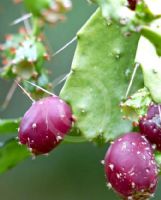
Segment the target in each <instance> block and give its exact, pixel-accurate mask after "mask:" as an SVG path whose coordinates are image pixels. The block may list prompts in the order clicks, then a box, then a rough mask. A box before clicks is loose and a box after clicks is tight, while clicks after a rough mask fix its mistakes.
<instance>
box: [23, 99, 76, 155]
mask: <svg viewBox="0 0 161 200" xmlns="http://www.w3.org/2000/svg"><path fill="white" fill-rule="evenodd" d="M72 122H73V118H72V111H71V108H70V107H69V105H68V104H66V103H65V102H64V101H63V100H61V99H60V98H59V97H57V96H50V97H47V98H44V99H41V100H39V101H37V102H35V103H33V105H32V106H31V107H30V108H29V110H28V111H27V112H26V113H25V115H24V117H23V118H22V121H21V124H20V128H19V140H20V142H21V143H22V144H26V145H27V146H28V147H29V149H30V150H31V151H32V153H34V154H45V153H48V152H49V151H51V150H52V149H53V148H54V147H55V146H57V145H58V144H59V143H60V142H61V140H62V139H63V138H64V136H65V135H66V134H67V133H68V132H69V130H70V129H71V127H72Z"/></svg>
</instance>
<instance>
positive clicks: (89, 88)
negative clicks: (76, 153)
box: [60, 10, 142, 141]
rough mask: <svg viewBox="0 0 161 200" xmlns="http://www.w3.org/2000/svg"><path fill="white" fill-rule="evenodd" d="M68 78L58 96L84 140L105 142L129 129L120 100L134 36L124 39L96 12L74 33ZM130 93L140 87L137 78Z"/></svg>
mask: <svg viewBox="0 0 161 200" xmlns="http://www.w3.org/2000/svg"><path fill="white" fill-rule="evenodd" d="M77 36H78V45H77V49H76V53H75V56H74V60H73V64H72V68H71V72H70V76H69V77H68V79H67V81H66V83H65V85H64V87H63V89H62V91H61V93H60V96H61V97H62V98H63V99H64V100H65V101H67V102H68V103H69V104H70V105H71V106H72V109H73V112H74V115H75V117H76V127H77V128H78V129H79V130H80V131H81V133H82V134H83V135H84V136H85V137H86V138H87V139H88V140H95V139H96V140H97V139H101V140H102V141H108V140H111V139H113V138H115V137H116V136H117V135H119V134H122V133H124V132H127V131H129V130H130V129H131V125H130V123H129V122H128V121H124V120H123V119H122V114H121V112H120V107H119V104H120V101H121V99H122V98H124V96H125V93H126V90H127V86H128V83H129V80H130V77H131V73H132V71H133V67H134V58H135V53H136V48H137V43H138V39H139V34H138V33H131V34H130V36H128V37H127V36H125V35H124V34H123V33H122V26H121V25H120V24H118V23H117V22H112V21H111V23H110V24H109V23H107V21H106V20H104V18H103V17H102V15H101V12H100V10H97V11H96V13H95V14H94V15H93V16H92V17H91V18H90V20H89V21H88V22H87V23H86V24H85V25H84V26H83V28H82V29H81V30H80V31H79V32H78V34H77ZM136 77H137V80H136V81H135V83H134V87H133V90H134V91H135V90H137V89H138V88H140V87H141V85H142V81H141V80H142V79H141V78H140V77H139V74H137V76H136Z"/></svg>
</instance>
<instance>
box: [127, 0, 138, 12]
mask: <svg viewBox="0 0 161 200" xmlns="http://www.w3.org/2000/svg"><path fill="white" fill-rule="evenodd" d="M128 3H129V8H130V9H131V10H135V8H136V5H137V3H138V0H128Z"/></svg>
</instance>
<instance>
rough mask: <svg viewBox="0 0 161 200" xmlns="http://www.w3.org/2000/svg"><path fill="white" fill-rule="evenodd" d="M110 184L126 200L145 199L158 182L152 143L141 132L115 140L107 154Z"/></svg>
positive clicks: (106, 164)
mask: <svg viewBox="0 0 161 200" xmlns="http://www.w3.org/2000/svg"><path fill="white" fill-rule="evenodd" d="M104 162H105V173H106V178H107V181H109V184H108V185H109V186H112V187H113V189H114V190H115V191H116V192H117V193H118V194H120V196H122V197H123V198H125V199H133V200H145V199H146V198H148V197H149V196H151V195H152V194H153V193H154V191H155V189H156V185H157V165H156V162H155V159H154V156H153V152H152V148H151V145H150V143H149V142H148V141H147V139H146V138H145V137H144V136H141V135H140V134H139V133H127V134H125V135H123V136H121V137H120V138H118V139H116V140H115V141H114V143H113V144H112V145H111V146H110V148H109V149H108V151H107V153H106V155H105V161H104Z"/></svg>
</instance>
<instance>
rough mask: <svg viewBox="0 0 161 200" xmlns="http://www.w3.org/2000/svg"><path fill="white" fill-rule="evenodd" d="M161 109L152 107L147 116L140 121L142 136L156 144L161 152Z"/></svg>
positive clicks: (157, 106) (155, 106)
mask: <svg viewBox="0 0 161 200" xmlns="http://www.w3.org/2000/svg"><path fill="white" fill-rule="evenodd" d="M160 109H161V106H160V105H150V106H149V109H148V112H147V115H146V116H144V117H143V118H141V119H140V121H139V127H140V132H141V134H143V135H145V136H146V138H147V139H148V140H149V141H150V142H151V143H152V144H155V145H156V147H157V149H158V150H160V151H161V113H160V114H159V112H160V111H159V110H160Z"/></svg>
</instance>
